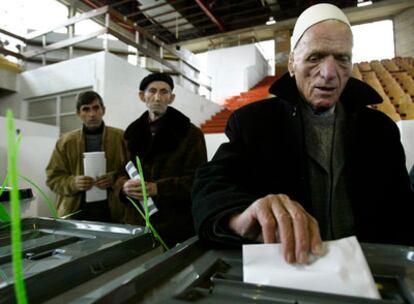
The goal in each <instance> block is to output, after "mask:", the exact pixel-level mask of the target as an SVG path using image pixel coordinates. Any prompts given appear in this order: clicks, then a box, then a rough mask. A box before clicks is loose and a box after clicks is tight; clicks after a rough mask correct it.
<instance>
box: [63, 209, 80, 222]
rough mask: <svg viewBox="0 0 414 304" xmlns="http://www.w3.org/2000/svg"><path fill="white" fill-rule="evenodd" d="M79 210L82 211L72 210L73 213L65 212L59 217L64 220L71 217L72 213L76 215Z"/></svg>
mask: <svg viewBox="0 0 414 304" xmlns="http://www.w3.org/2000/svg"><path fill="white" fill-rule="evenodd" d="M79 212H82V209H80V210H77V211H75V212H72V213H69V214H65V215H63V216H59V218H60V219H62V220H64V219H67V218H69V217H71V216H72V215H75V214H77V213H79Z"/></svg>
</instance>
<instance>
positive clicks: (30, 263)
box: [0, 218, 161, 304]
mask: <svg viewBox="0 0 414 304" xmlns="http://www.w3.org/2000/svg"><path fill="white" fill-rule="evenodd" d="M21 230H22V233H21V237H22V252H21V253H22V263H23V272H24V281H25V287H26V293H27V296H28V300H29V303H41V302H42V303H43V302H44V301H45V300H48V299H50V298H53V297H56V296H58V295H59V294H62V293H65V292H67V291H69V290H72V289H75V290H78V291H77V292H78V293H73V294H72V295H71V296H72V297H73V298H76V297H77V296H78V294H79V293H82V292H85V291H82V288H81V287H79V286H82V285H85V284H86V283H88V282H89V281H91V280H95V279H98V278H99V279H101V278H102V277H105V276H109V277H110V275H107V274H108V273H111V272H113V271H114V270H116V269H117V268H119V267H120V265H122V264H125V263H127V262H129V261H131V260H135V261H136V260H137V259H139V258H140V257H142V256H144V255H146V256H147V259H149V258H150V257H152V256H154V255H156V254H160V252H161V251H160V250H158V249H159V248H160V247H159V244H158V243H157V242H155V241H154V239H153V237H152V235H151V234H150V233H149V232H148V231H147V230H146V229H145V228H144V227H140V226H131V225H120V224H113V223H102V222H92V221H74V220H54V219H49V218H25V219H23V220H22V221H21ZM152 252H153V253H154V254H152V255H151V254H149V253H152ZM155 252H158V253H156V254H155ZM142 262H143V261H142V260H141V263H142ZM136 265H137V264H135V266H136ZM0 271H1V275H0V302H1V303H2V304H4V303H16V299H15V295H14V279H13V263H12V249H11V233H10V224H7V223H6V224H5V223H3V224H0ZM71 300H73V299H69V298H66V300H65V301H63V302H65V303H66V302H70V301H71ZM63 302H61V303H63Z"/></svg>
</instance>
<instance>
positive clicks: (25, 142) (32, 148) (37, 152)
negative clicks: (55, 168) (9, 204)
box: [0, 117, 59, 217]
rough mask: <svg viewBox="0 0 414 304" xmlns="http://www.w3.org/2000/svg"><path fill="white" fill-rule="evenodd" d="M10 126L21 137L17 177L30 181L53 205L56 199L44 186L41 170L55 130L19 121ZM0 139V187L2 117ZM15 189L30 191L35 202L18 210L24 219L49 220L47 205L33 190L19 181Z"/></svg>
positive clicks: (4, 157) (4, 159)
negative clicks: (32, 217)
mask: <svg viewBox="0 0 414 304" xmlns="http://www.w3.org/2000/svg"><path fill="white" fill-rule="evenodd" d="M14 124H15V128H16V130H17V129H19V130H20V133H21V134H22V141H21V143H20V148H19V154H18V160H17V165H18V170H19V173H20V174H21V175H23V176H26V177H28V178H30V179H31V180H32V181H33V182H34V183H36V185H38V186H39V187H40V188H41V189H42V190H43V191H44V192H45V193H46V194H47V195H48V196H49V197H50V199H51V200H52V201H55V198H56V195H55V194H54V193H52V191H50V190H49V188H48V187H47V186H46V184H45V180H46V173H45V168H46V165H47V163H48V162H49V157H50V155H51V153H52V151H53V148H54V146H55V142H56V140H57V138H58V136H59V129H58V128H57V127H53V126H48V125H44V124H39V123H35V122H29V121H25V120H19V119H15V120H14ZM0 138H3V140H2V141H0V182H1V183H3V181H4V178H5V176H6V170H7V140H6V139H7V132H6V118H5V117H0ZM19 187H20V188H32V191H33V195H34V197H35V200H34V201H32V202H31V203H30V205H25V206H24V208H23V206H22V211H23V216H24V217H27V216H50V212H49V209H48V207H47V204H46V203H45V201H44V199H43V197H42V196H41V195H40V193H39V192H38V191H37V190H36V189H35V188H34V187H32V186H31V185H30V184H29V183H27V182H25V181H24V180H22V179H19ZM26 207H28V208H26ZM23 209H24V210H23Z"/></svg>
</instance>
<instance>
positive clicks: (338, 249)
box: [243, 237, 380, 299]
mask: <svg viewBox="0 0 414 304" xmlns="http://www.w3.org/2000/svg"><path fill="white" fill-rule="evenodd" d="M325 246H326V247H327V250H328V251H327V253H326V255H325V256H323V257H320V258H315V259H316V260H315V261H313V262H312V263H311V264H309V265H298V264H293V265H292V264H288V263H287V262H285V260H284V258H283V255H282V248H281V245H280V244H260V245H244V246H243V280H244V282H246V283H254V284H263V285H272V286H278V287H286V288H294V289H303V290H310V291H319V292H326V293H335V294H342V295H350V296H359V297H367V298H373V299H379V298H380V296H379V293H378V290H377V288H376V287H375V282H374V279H373V278H372V274H371V271H370V269H369V267H368V264H367V262H366V260H365V257H364V255H363V253H362V250H361V247H360V245H359V243H358V241H357V239H356V238H355V237H348V238H344V239H341V240H338V241H330V242H325Z"/></svg>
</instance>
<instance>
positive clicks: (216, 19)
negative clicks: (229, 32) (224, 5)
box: [195, 0, 224, 32]
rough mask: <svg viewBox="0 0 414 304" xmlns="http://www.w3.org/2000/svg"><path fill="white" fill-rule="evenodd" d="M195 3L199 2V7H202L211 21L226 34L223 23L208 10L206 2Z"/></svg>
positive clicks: (201, 0)
mask: <svg viewBox="0 0 414 304" xmlns="http://www.w3.org/2000/svg"><path fill="white" fill-rule="evenodd" d="M195 2H197V4H198V6H200V8H201V9H202V10H203V11H204V12H205V13H206V15H207V16H209V17H210V19H211V21H213V23H214V24H216V25H217V26H218V28H219V29H220V31H222V32H224V24H223V22H222V21H221V20H220V19H219V18H218V17H216V16H215V15H214V14H213V12H212V11H211V10H210V9H209V8H208V6H207V5H206V4H205V3H204V1H203V0H195Z"/></svg>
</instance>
